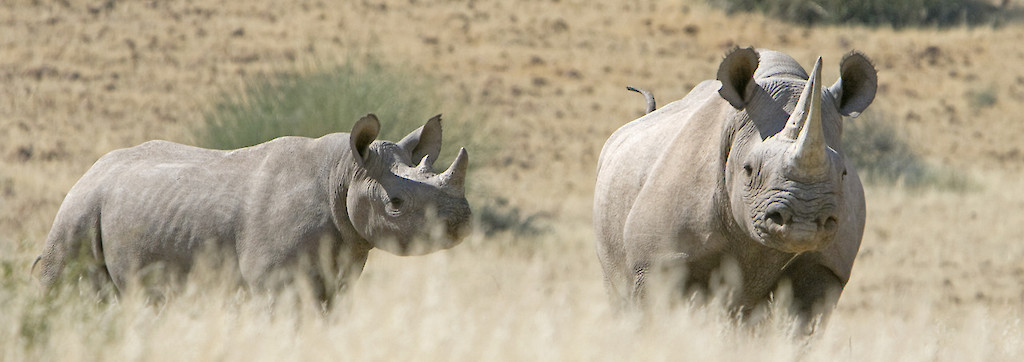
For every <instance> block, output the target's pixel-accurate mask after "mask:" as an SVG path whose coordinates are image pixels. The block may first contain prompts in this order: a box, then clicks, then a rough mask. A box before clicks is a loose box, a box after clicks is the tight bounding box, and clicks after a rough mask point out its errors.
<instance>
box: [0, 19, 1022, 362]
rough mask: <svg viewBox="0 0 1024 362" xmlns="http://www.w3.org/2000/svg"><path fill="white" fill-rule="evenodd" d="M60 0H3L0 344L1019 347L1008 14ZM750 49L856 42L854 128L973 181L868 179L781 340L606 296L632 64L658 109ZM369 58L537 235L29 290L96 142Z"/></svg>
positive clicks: (534, 355)
mask: <svg viewBox="0 0 1024 362" xmlns="http://www.w3.org/2000/svg"><path fill="white" fill-rule="evenodd" d="M69 3H70V4H68V3H64V2H54V3H50V2H45V1H42V2H30V1H22V0H15V1H8V2H4V3H3V4H2V5H0V34H2V35H0V83H2V85H0V360H97V359H102V360H194V359H202V360H278V359H290V360H291V359H295V360H297V359H309V360H337V359H339V358H341V359H356V360H408V359H417V360H479V359H487V360H594V359H601V360H619V359H630V360H652V359H653V360H680V359H681V360H750V359H768V360H786V359H801V358H804V357H807V358H809V359H811V360H821V359H830V360H831V359H841V360H893V359H900V360H935V359H938V360H1021V359H1022V357H1024V326H1022V325H1021V318H1022V317H1024V236H1022V235H1024V124H1022V122H1021V121H1022V120H1021V118H1020V114H1022V113H1024V46H1021V44H1024V25H1021V24H1020V23H1009V24H1005V25H1002V26H999V27H995V28H993V27H990V26H980V27H973V28H966V27H952V28H946V29H902V30H898V31H897V30H892V29H889V28H885V27H881V28H878V27H860V26H816V27H803V26H798V25H792V24H789V23H784V22H779V21H775V20H772V19H768V18H766V17H764V16H762V15H757V14H730V15H727V14H725V13H724V12H722V11H721V10H717V9H714V8H710V7H708V6H707V5H705V4H704V3H703V2H700V1H677V2H670V3H669V2H658V1H632V2H619V1H577V0H562V1H492V2H462V1H381V0H373V1H346V2H342V3H341V4H331V3H330V2H318V1H269V0H267V1H202V2H199V1H152V2H150V1H124V2H121V1H105V2H104V1H89V2H80V1H70V2H69ZM1016 5H1018V6H1019V5H1020V4H1016ZM747 45H754V46H757V47H765V48H772V49H776V50H781V51H784V52H786V53H789V54H790V55H792V56H793V57H794V58H796V59H797V60H798V61H800V62H801V63H803V64H804V65H805V66H808V65H810V64H811V63H812V62H813V61H814V59H815V57H817V56H822V57H823V58H824V65H825V67H824V72H823V74H824V76H825V78H826V79H827V80H826V82H827V83H828V84H830V83H831V82H832V81H833V80H834V79H835V78H836V75H837V73H838V71H837V68H838V61H839V59H840V58H841V56H842V55H843V54H844V53H846V52H847V51H849V50H851V49H857V50H860V51H863V52H864V53H866V54H867V55H868V56H869V57H870V58H871V59H873V61H874V62H875V64H876V66H877V68H878V71H879V79H880V88H879V92H878V95H877V97H876V100H875V103H874V104H873V105H872V106H871V107H870V108H869V111H868V112H867V113H866V114H865V115H864V117H865V118H859V119H853V120H850V121H849V122H852V123H856V122H864V121H865V120H868V119H871V120H875V122H883V123H885V124H889V125H891V126H892V130H894V131H895V132H896V133H898V134H899V135H900V136H901V137H903V138H905V139H906V140H907V141H908V142H909V144H910V146H911V147H912V148H913V149H914V150H915V151H916V152H918V153H919V154H920V155H921V156H922V158H923V159H924V160H925V161H927V162H929V163H930V164H931V165H933V166H934V167H936V168H939V169H941V170H943V172H945V173H947V174H953V175H956V177H958V178H960V179H963V180H966V181H964V182H962V183H961V185H959V186H955V187H948V186H942V185H941V184H939V185H938V186H924V187H906V186H902V185H901V184H900V183H899V182H896V183H889V182H875V183H869V184H868V185H867V190H866V191H867V199H868V200H867V202H868V221H867V230H866V233H865V236H864V240H863V244H862V246H861V250H860V255H859V256H858V258H857V261H856V264H855V266H854V270H853V277H852V279H851V280H850V282H849V284H848V286H847V288H846V290H845V291H844V293H843V296H842V298H841V300H840V302H839V305H838V307H837V309H836V311H835V313H834V314H833V316H832V319H831V321H830V323H829V325H828V327H827V328H826V329H825V330H824V331H821V332H819V333H818V334H817V335H815V336H814V337H813V338H812V339H810V340H798V341H797V342H794V341H793V339H791V338H790V337H789V335H788V330H787V327H786V326H787V324H786V322H785V321H784V320H780V319H781V318H771V319H769V320H767V321H765V322H763V323H761V324H759V325H756V326H753V327H742V328H741V327H737V326H736V325H735V324H733V323H732V322H730V320H729V319H728V317H727V316H725V315H724V313H721V312H720V309H718V308H716V307H715V306H713V305H712V306H706V307H693V308H671V309H668V311H667V312H665V313H662V314H658V315H655V316H652V317H651V320H648V321H638V320H636V319H635V318H634V317H631V316H626V317H617V316H616V315H615V314H614V313H613V312H612V311H611V310H610V308H609V306H608V304H607V300H606V298H605V294H604V290H603V286H602V284H601V273H600V268H599V267H598V263H597V261H596V258H595V255H594V254H595V253H594V249H593V240H592V239H593V236H592V232H591V220H590V215H591V195H592V192H593V180H594V166H595V164H596V160H597V155H598V153H599V151H600V147H601V145H602V144H603V142H604V140H605V139H606V138H607V136H608V135H609V134H611V133H612V132H613V131H614V130H615V129H616V128H618V127H619V126H621V125H622V124H624V123H626V122H628V121H630V120H632V119H634V118H636V117H637V116H638V115H640V114H641V112H642V109H643V100H642V98H641V97H640V96H638V95H636V94H633V93H628V92H626V91H625V90H624V89H623V88H624V86H625V85H635V86H641V87H644V88H647V89H649V90H651V91H653V92H654V93H655V95H656V96H657V97H658V99H659V101H660V103H661V104H666V103H667V102H669V101H671V100H675V99H678V98H680V97H682V96H683V95H684V94H685V93H686V92H687V91H688V90H689V89H690V88H691V87H692V86H693V85H695V84H697V83H698V82H699V81H701V80H704V79H709V78H712V77H713V76H714V74H715V70H716V69H717V67H718V64H719V61H720V59H721V58H722V56H723V54H724V53H725V52H726V51H728V50H729V49H730V48H732V47H734V46H747ZM371 58H372V59H376V60H380V61H383V62H386V63H388V64H394V65H397V66H400V67H404V68H407V69H410V70H412V71H413V72H414V73H420V74H424V75H428V76H429V77H431V78H432V79H434V82H433V83H431V84H432V87H431V88H430V89H407V90H405V91H407V92H431V93H434V94H437V95H440V97H442V98H443V99H444V102H443V105H442V106H441V107H440V108H442V109H422V110H416V112H414V113H415V114H419V115H421V118H422V120H426V119H427V118H428V117H430V116H432V115H434V114H436V113H445V117H446V121H445V122H447V123H446V125H449V127H465V128H466V129H470V130H473V131H474V132H475V133H476V137H481V138H482V139H483V141H482V142H480V141H478V144H488V145H491V147H490V149H488V150H486V151H481V152H477V153H474V150H473V149H470V152H471V157H473V156H478V157H483V158H484V160H485V161H484V162H476V163H475V164H474V168H473V169H471V170H470V172H471V176H470V177H471V179H470V180H469V182H470V183H471V184H473V187H474V188H476V189H477V190H478V191H476V192H474V193H473V194H472V196H471V197H475V198H476V199H472V198H471V200H470V202H471V203H472V204H473V205H474V207H476V209H475V210H480V209H481V205H489V207H493V208H499V209H501V210H504V211H501V212H504V213H505V214H506V215H511V216H509V218H511V219H512V221H511V222H512V223H513V224H514V223H521V224H529V225H527V226H530V227H529V228H526V229H531V230H532V231H530V232H517V231H515V230H516V228H515V227H513V228H512V229H511V230H510V231H498V232H494V233H490V234H489V235H488V234H485V233H483V232H476V233H474V234H473V235H471V236H470V237H469V238H468V239H467V240H466V242H465V243H464V244H463V245H460V246H459V247H456V248H454V249H451V250H449V251H445V252H440V253H436V254H431V255H428V256H423V257H394V256H391V255H388V254H386V253H384V252H379V251H375V252H373V253H371V258H370V260H369V262H368V263H367V268H366V270H365V273H364V274H363V277H362V278H361V279H360V281H359V283H358V284H357V286H356V288H355V289H354V291H353V294H352V300H351V306H350V307H349V308H348V309H346V310H341V311H337V312H336V313H331V314H329V315H328V316H326V317H319V315H318V314H317V312H316V311H314V310H311V308H302V307H295V306H293V305H290V304H289V303H287V300H286V299H282V300H279V301H278V302H277V303H275V304H273V305H270V304H268V303H266V301H265V300H263V299H261V298H260V297H252V296H247V295H245V294H244V293H214V292H206V291H204V290H205V289H203V287H202V286H201V285H202V284H199V283H196V284H193V286H192V287H190V288H187V289H186V290H184V291H182V292H181V293H180V295H178V296H176V297H174V298H172V299H171V300H169V301H168V302H166V303H164V304H159V305H157V306H148V305H147V304H146V303H145V302H144V301H143V298H141V297H138V296H136V295H126V296H124V297H123V298H121V300H119V301H117V302H113V303H97V302H95V301H94V300H93V299H91V298H89V297H88V296H87V294H86V296H78V295H77V294H75V293H66V294H70V295H71V296H70V297H63V299H58V300H48V299H46V298H43V297H41V296H40V295H39V293H38V291H37V289H36V287H35V285H34V284H33V283H34V281H33V280H31V279H30V276H29V266H30V264H31V262H32V260H33V258H34V257H35V256H36V255H37V254H38V253H39V251H40V250H41V248H42V243H43V240H44V238H45V236H46V233H47V231H48V230H49V227H50V223H51V222H52V220H53V216H54V214H55V213H56V211H57V208H58V206H59V205H60V202H61V200H62V199H63V197H64V194H65V192H67V190H68V189H69V188H70V187H71V185H73V184H74V182H75V181H76V180H77V179H78V177H80V176H81V175H82V173H84V172H85V170H86V169H87V168H88V167H89V166H90V165H91V164H92V163H93V162H94V161H95V160H96V159H97V158H98V157H100V156H101V155H103V154H104V153H106V152H108V151H110V150H113V149H116V148H121V147H126V146H131V145H135V144H138V143H141V142H143V141H146V140H149V139H169V140H174V141H179V142H184V143H195V142H196V136H195V131H194V130H195V129H196V128H197V127H200V126H201V125H202V124H203V123H204V118H203V117H204V116H203V115H204V112H206V111H207V110H208V109H209V108H210V107H211V106H212V105H211V99H216V97H217V95H219V94H222V93H223V92H233V91H237V90H238V89H240V88H241V87H242V86H243V84H244V82H245V81H246V79H249V77H253V76H257V75H261V74H272V73H276V72H291V71H301V70H302V69H307V68H309V67H314V66H317V65H318V64H327V65H330V64H336V63H342V62H346V61H353V62H356V63H358V62H360V61H363V60H365V59H371ZM352 91H358V90H352ZM371 111H374V110H372V109H368V110H366V112H371ZM389 121H390V120H388V119H383V120H382V122H383V125H384V127H385V128H387V127H388V124H389ZM346 122H347V123H344V124H345V125H346V126H343V127H341V126H340V127H339V129H337V131H347V130H348V129H347V127H349V126H347V125H350V124H351V123H350V122H351V121H346ZM448 142H453V140H451V139H449V140H448ZM478 161H479V159H478ZM531 217H532V218H531ZM520 229H522V228H520ZM299 304H300V305H302V304H303V303H301V302H300V303H299ZM641 324H643V325H646V327H643V328H641V327H638V326H639V325H641Z"/></svg>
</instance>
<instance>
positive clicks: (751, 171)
mask: <svg viewBox="0 0 1024 362" xmlns="http://www.w3.org/2000/svg"><path fill="white" fill-rule="evenodd" d="M743 173H744V174H746V175H747V177H750V175H753V174H754V167H752V166H750V163H746V164H744V165H743Z"/></svg>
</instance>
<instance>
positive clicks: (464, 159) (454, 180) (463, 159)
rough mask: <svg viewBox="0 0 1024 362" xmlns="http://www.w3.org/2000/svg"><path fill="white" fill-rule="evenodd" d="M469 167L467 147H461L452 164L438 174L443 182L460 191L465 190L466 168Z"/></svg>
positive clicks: (446, 185)
mask: <svg viewBox="0 0 1024 362" xmlns="http://www.w3.org/2000/svg"><path fill="white" fill-rule="evenodd" d="M468 168H469V154H468V153H467V152H466V149H465V148H460V149H459V155H458V156H455V161H452V165H451V166H448V169H447V170H445V171H444V172H443V173H441V175H439V176H438V177H440V178H441V184H442V185H444V186H445V187H448V188H451V189H453V190H456V191H458V192H464V191H465V189H464V186H465V184H466V169H468Z"/></svg>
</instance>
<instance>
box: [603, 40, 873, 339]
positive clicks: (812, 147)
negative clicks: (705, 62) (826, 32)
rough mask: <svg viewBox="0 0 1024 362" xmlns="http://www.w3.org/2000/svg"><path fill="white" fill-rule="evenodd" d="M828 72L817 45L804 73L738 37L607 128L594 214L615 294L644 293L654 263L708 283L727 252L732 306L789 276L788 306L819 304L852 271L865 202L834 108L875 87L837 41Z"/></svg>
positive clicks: (637, 297) (863, 97) (626, 299)
mask: <svg viewBox="0 0 1024 362" xmlns="http://www.w3.org/2000/svg"><path fill="white" fill-rule="evenodd" d="M840 73H841V74H840V79H839V81H837V82H836V83H835V84H834V85H832V86H831V87H829V88H827V89H822V86H821V59H820V58H819V59H818V61H817V63H816V64H815V65H814V69H813V70H812V71H811V75H810V76H809V77H808V75H807V73H806V72H805V71H804V69H803V68H802V67H801V66H800V65H799V64H798V63H797V62H796V61H795V60H793V59H792V58H791V57H789V56H788V55H785V54H783V53H780V52H776V51H770V50H755V49H752V48H747V49H736V50H734V51H732V52H730V53H729V54H728V55H727V56H726V57H725V59H724V60H723V61H722V64H721V66H720V68H719V70H718V79H717V80H708V81H704V82H702V83H700V84H699V85H697V86H696V87H695V88H694V89H693V90H691V91H690V93H689V94H687V95H686V97H684V98H683V99H681V100H678V101H676V102H673V103H671V104H669V105H667V106H665V107H664V108H661V109H658V110H656V111H654V112H652V113H649V114H647V115H645V116H643V117H641V118H639V119H637V120H635V121H633V122H630V123H628V124H626V125H624V126H623V127H621V128H620V129H619V130H617V131H616V132H615V133H614V134H612V135H611V137H610V138H609V139H608V141H607V142H606V143H605V145H604V149H603V150H602V151H601V157H600V160H599V165H598V172H597V185H596V191H595V195H594V227H595V231H596V234H597V254H598V257H599V259H600V261H601V265H602V267H603V269H604V275H605V281H606V283H605V284H606V286H607V289H608V292H609V294H610V296H611V297H612V299H613V302H615V303H617V304H620V303H626V304H635V303H636V302H639V301H642V300H643V299H644V295H645V289H647V288H648V285H649V284H652V280H651V279H652V278H654V279H656V278H659V277H660V276H662V275H666V276H667V275H672V276H673V277H675V278H679V279H673V282H671V283H667V284H668V285H669V287H670V288H672V289H675V288H676V285H677V284H674V283H676V282H677V281H678V282H680V284H682V285H683V286H679V288H680V289H679V290H702V289H705V290H706V289H707V288H708V285H709V283H712V279H714V278H717V277H714V275H723V274H716V271H717V270H720V267H721V266H723V265H734V266H736V267H738V270H739V271H740V277H738V278H736V279H739V282H740V284H741V285H740V286H738V287H737V289H736V290H734V291H733V299H732V300H731V301H730V303H732V307H734V308H737V310H739V311H745V310H748V309H749V308H750V307H753V306H755V305H757V304H758V303H760V302H761V301H763V300H765V299H766V298H767V297H768V296H769V295H770V294H771V293H772V292H773V291H774V290H775V289H776V288H777V286H779V285H780V284H779V283H780V281H783V280H787V279H788V280H789V281H790V282H791V285H792V293H793V298H794V299H793V302H794V303H793V307H794V308H795V309H797V311H798V312H799V314H798V315H800V316H803V317H811V316H814V315H816V313H818V312H824V311H827V310H829V309H830V307H831V305H832V304H833V303H835V301H836V300H837V299H838V295H839V293H840V292H841V291H842V288H843V287H844V285H845V284H846V282H847V281H848V280H849V278H850V269H851V267H852V266H853V259H854V257H855V256H856V254H857V249H858V248H859V247H860V240H861V236H862V234H863V230H864V216H865V209H864V191H863V188H862V187H861V183H860V180H859V178H858V177H857V173H856V172H855V171H854V169H853V165H851V164H850V163H849V162H847V160H846V159H845V158H844V156H843V152H842V146H841V144H840V134H841V132H842V116H857V115H858V114H859V113H860V112H862V111H863V110H864V109H865V108H866V107H867V106H868V105H869V104H870V103H871V101H872V100H873V99H874V96H875V89H876V87H877V75H876V72H875V69H874V67H873V66H872V65H871V63H870V62H869V61H868V59H867V58H866V57H865V56H864V55H862V54H860V53H857V52H852V53H850V54H848V55H846V56H845V57H844V58H843V60H842V62H841V64H840ZM648 98H650V96H648ZM649 104H653V100H651V99H649ZM655 271H657V273H654V272H655ZM662 271H667V273H666V274H662V273H661V272H662ZM726 274H727V273H726ZM733 274H735V273H733ZM690 288H694V289H690ZM823 307H825V308H823ZM805 321H808V319H805Z"/></svg>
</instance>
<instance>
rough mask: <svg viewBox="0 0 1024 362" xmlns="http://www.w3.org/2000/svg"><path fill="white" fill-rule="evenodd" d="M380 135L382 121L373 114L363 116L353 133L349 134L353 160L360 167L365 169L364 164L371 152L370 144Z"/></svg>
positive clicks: (357, 122) (353, 127)
mask: <svg viewBox="0 0 1024 362" xmlns="http://www.w3.org/2000/svg"><path fill="white" fill-rule="evenodd" d="M378 133H380V121H378V120H377V116H375V115H373V113H370V114H367V115H365V116H363V118H360V119H359V121H356V124H355V125H354V126H352V133H350V134H349V146H351V147H352V158H354V159H355V160H356V164H358V165H359V166H364V167H365V165H364V162H365V160H366V156H367V155H368V154H369V152H370V144H371V143H373V140H375V139H377V134H378Z"/></svg>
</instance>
